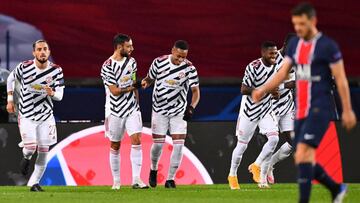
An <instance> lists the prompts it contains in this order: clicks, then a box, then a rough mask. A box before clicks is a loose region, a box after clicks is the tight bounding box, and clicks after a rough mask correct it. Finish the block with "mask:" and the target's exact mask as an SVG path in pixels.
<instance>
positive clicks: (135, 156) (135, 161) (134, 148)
mask: <svg viewBox="0 0 360 203" xmlns="http://www.w3.org/2000/svg"><path fill="white" fill-rule="evenodd" d="M130 160H131V168H132V177H133V183H134V181H135V179H136V178H140V173H141V165H142V150H141V145H131V150H130Z"/></svg>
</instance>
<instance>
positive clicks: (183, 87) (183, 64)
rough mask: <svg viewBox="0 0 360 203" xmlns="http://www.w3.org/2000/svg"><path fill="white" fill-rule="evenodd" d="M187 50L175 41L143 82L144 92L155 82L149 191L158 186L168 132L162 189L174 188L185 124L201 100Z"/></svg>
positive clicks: (182, 44)
mask: <svg viewBox="0 0 360 203" xmlns="http://www.w3.org/2000/svg"><path fill="white" fill-rule="evenodd" d="M188 50H189V45H188V43H187V42H186V41H183V40H178V41H176V42H175V44H174V47H173V48H172V50H171V54H170V55H164V56H161V57H158V58H156V59H155V60H154V61H153V63H152V64H151V66H150V70H149V73H148V75H147V77H146V78H144V79H143V81H142V85H143V87H144V88H147V87H149V86H150V85H151V84H152V83H153V82H154V81H155V87H154V91H153V99H152V101H153V107H152V109H153V112H152V119H151V122H152V124H151V127H152V133H153V135H152V137H153V141H154V143H153V144H152V147H151V154H150V159H151V170H150V175H149V184H150V186H151V187H156V185H157V170H158V162H159V159H160V156H161V152H162V147H163V145H164V142H165V136H166V133H167V131H168V130H169V131H170V134H171V137H172V140H173V151H172V154H171V160H170V167H169V173H168V177H167V180H166V182H165V187H166V188H175V187H176V184H175V181H174V177H175V174H176V171H177V169H178V167H179V165H180V163H181V159H182V155H183V151H182V149H183V146H184V143H185V138H186V134H187V121H189V120H190V119H191V117H192V115H193V112H194V109H195V108H196V106H197V104H198V103H199V100H200V89H199V79H198V75H197V71H196V68H195V67H194V66H193V65H192V63H191V62H190V61H189V60H187V59H186V56H187V55H188ZM189 87H190V88H191V92H192V99H191V103H190V105H187V101H186V98H187V93H188V91H189Z"/></svg>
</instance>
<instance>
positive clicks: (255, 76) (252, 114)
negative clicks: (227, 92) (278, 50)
mask: <svg viewBox="0 0 360 203" xmlns="http://www.w3.org/2000/svg"><path fill="white" fill-rule="evenodd" d="M274 73H275V67H274V66H270V67H268V66H265V65H264V64H263V62H262V61H261V58H260V59H257V60H255V61H253V62H251V63H250V64H249V65H247V66H246V69H245V75H244V78H243V81H242V84H244V85H246V86H247V87H251V88H259V87H260V86H262V85H264V84H265V83H266V82H267V81H268V80H269V78H271V77H272V76H273V74H274ZM271 100H272V96H271V95H270V94H267V95H265V96H264V97H263V98H262V99H261V101H260V102H259V103H255V102H254V101H253V100H252V98H251V95H243V96H242V99H241V106H240V114H241V115H243V116H246V117H247V118H249V119H250V121H258V120H260V119H262V118H263V117H264V116H265V115H266V114H267V113H268V112H270V111H271V110H272V102H271Z"/></svg>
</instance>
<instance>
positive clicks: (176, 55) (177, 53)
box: [171, 47, 188, 65]
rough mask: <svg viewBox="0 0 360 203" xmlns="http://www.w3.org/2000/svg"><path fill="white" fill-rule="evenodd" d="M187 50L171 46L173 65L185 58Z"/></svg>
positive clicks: (178, 63)
mask: <svg viewBox="0 0 360 203" xmlns="http://www.w3.org/2000/svg"><path fill="white" fill-rule="evenodd" d="M187 54H188V50H182V49H179V48H175V47H174V48H172V50H171V62H172V63H173V64H175V65H180V63H181V62H183V61H184V60H185V59H186V56H187Z"/></svg>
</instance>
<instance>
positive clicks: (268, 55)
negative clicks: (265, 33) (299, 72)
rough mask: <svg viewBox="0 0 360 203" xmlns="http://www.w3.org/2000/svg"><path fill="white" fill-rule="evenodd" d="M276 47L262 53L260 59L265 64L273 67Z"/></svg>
mask: <svg viewBox="0 0 360 203" xmlns="http://www.w3.org/2000/svg"><path fill="white" fill-rule="evenodd" d="M277 54H278V53H277V47H269V48H267V49H264V50H263V51H262V57H263V59H264V60H265V61H266V63H267V64H270V65H274V64H275V63H276V56H277Z"/></svg>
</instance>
